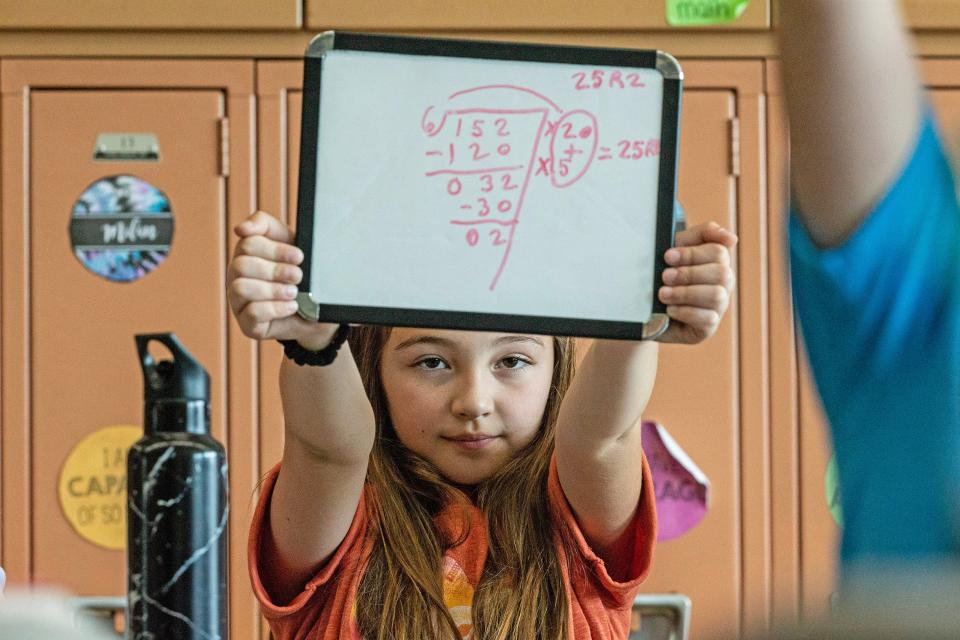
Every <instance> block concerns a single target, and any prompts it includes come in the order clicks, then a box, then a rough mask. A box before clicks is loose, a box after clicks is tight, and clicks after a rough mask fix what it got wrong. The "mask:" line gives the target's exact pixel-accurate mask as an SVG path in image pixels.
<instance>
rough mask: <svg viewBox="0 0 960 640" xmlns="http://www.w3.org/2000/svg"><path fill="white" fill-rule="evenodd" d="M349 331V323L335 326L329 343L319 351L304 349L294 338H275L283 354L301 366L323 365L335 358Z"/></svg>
mask: <svg viewBox="0 0 960 640" xmlns="http://www.w3.org/2000/svg"><path fill="white" fill-rule="evenodd" d="M349 332H350V325H348V324H341V325H340V326H339V327H337V331H336V333H334V334H333V337H332V338H330V344H328V345H327V346H325V347H324V348H323V349H321V350H320V351H310V350H309V349H305V348H304V347H303V346H302V345H301V344H300V343H299V342H297V341H296V340H277V342H279V343H280V344H282V345H283V355H285V356H287V357H288V358H290V359H291V360H293V361H294V362H296V363H297V364H298V365H300V366H301V367H302V366H303V365H305V364H308V365H310V366H312V367H325V366H327V365H328V364H330V363H331V362H333V361H334V360H336V359H337V351H339V350H340V347H341V346H342V345H343V343H344V342H346V341H347V333H349Z"/></svg>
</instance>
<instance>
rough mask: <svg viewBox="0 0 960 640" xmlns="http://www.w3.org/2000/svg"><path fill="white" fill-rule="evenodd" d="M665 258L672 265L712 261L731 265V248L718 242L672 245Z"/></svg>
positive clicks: (680, 265) (678, 265) (689, 264)
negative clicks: (685, 245)
mask: <svg viewBox="0 0 960 640" xmlns="http://www.w3.org/2000/svg"><path fill="white" fill-rule="evenodd" d="M664 260H666V262H667V264H668V265H670V266H671V267H682V266H691V265H695V264H709V263H711V262H717V263H719V264H723V265H729V264H730V250H729V249H727V247H725V246H723V245H722V244H719V243H716V242H708V243H706V244H698V245H695V246H692V247H672V248H670V249H667V252H666V253H665V254H664Z"/></svg>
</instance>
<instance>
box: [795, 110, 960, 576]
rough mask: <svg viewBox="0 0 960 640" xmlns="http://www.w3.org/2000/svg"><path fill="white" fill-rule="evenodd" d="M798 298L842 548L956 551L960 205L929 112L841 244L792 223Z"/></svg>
mask: <svg viewBox="0 0 960 640" xmlns="http://www.w3.org/2000/svg"><path fill="white" fill-rule="evenodd" d="M789 235H790V253H791V275H792V282H793V295H794V302H795V305H796V309H797V315H798V317H799V320H800V325H801V328H802V330H803V337H804V342H805V344H806V347H807V352H808V355H809V359H810V363H811V366H812V369H813V372H814V377H815V379H816V383H817V388H818V390H819V391H820V394H821V397H822V399H823V404H824V409H825V410H826V414H827V416H828V418H829V420H830V423H831V429H832V435H833V443H834V449H835V451H836V454H837V464H838V469H839V477H840V491H841V500H842V504H843V510H844V527H845V529H844V533H843V545H842V550H841V557H842V560H843V561H844V562H845V563H849V562H851V561H855V560H858V559H862V558H867V557H869V558H877V557H897V558H903V557H921V556H932V555H944V554H948V555H960V528H958V526H957V515H958V511H960V490H958V486H960V482H958V481H960V473H958V470H960V462H958V460H960V339H958V336H960V289H958V283H960V208H958V205H957V198H956V194H955V187H954V178H953V175H952V172H951V170H950V164H949V162H948V160H947V157H946V155H945V154H944V151H943V147H942V145H941V143H940V139H939V136H938V132H937V130H936V126H935V123H934V120H933V118H932V116H931V115H929V114H928V115H927V116H926V117H925V118H924V121H923V124H922V127H921V129H920V131H919V134H918V137H917V141H916V147H915V149H914V152H913V154H912V156H911V158H910V159H909V161H908V162H907V164H906V166H905V167H904V169H903V171H902V173H901V175H900V176H899V178H898V179H897V180H896V182H895V183H894V184H893V185H892V187H891V188H890V189H889V191H888V192H887V193H886V194H884V196H883V197H882V198H881V200H880V202H879V203H878V204H877V205H876V207H875V209H874V211H872V212H871V213H870V214H869V215H868V216H867V217H866V218H865V220H864V221H863V222H862V223H861V225H860V227H859V228H858V229H857V230H856V231H855V232H854V233H853V234H852V235H851V236H850V237H849V238H848V239H847V240H846V242H844V243H843V244H842V245H841V246H838V247H834V248H830V249H823V250H822V249H819V248H817V247H816V246H815V245H814V244H813V243H812V242H811V240H810V237H809V236H808V235H807V233H806V230H805V229H804V228H803V225H802V223H801V222H800V221H799V219H798V217H797V216H796V215H795V213H794V214H792V215H791V219H790V224H789Z"/></svg>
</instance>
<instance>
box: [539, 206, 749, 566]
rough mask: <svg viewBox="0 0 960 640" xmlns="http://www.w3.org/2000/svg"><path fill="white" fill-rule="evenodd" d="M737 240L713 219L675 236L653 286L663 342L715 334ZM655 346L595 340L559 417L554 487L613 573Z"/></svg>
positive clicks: (634, 487)
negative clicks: (660, 279)
mask: <svg viewBox="0 0 960 640" xmlns="http://www.w3.org/2000/svg"><path fill="white" fill-rule="evenodd" d="M736 242H737V237H736V236H735V235H733V234H732V233H730V232H729V231H726V230H725V229H722V228H721V227H719V226H718V225H716V224H714V223H709V224H703V225H697V226H696V227H693V228H691V229H688V230H686V231H682V232H680V233H679V234H677V247H675V248H673V249H671V250H670V251H669V252H668V253H667V260H668V263H669V264H670V265H671V266H670V268H669V269H667V270H666V271H665V272H664V281H665V283H666V284H667V285H668V286H666V287H663V288H661V289H660V291H659V292H658V295H659V296H660V299H661V300H662V301H663V302H665V303H666V304H667V305H668V306H667V313H668V315H669V316H670V322H671V325H670V329H669V330H668V331H667V333H666V334H664V335H663V336H661V337H660V341H662V342H678V343H686V344H695V343H698V342H701V341H703V340H705V339H707V338H708V337H710V336H711V335H713V333H714V332H715V331H716V330H717V327H718V325H719V323H720V319H721V318H722V317H723V314H724V313H725V312H726V310H727V305H728V304H729V300H730V294H731V292H732V290H733V287H734V275H733V270H732V269H731V268H730V251H731V250H732V248H733V246H734V245H735V244H736ZM657 351H658V346H657V345H656V344H655V343H648V342H645V343H640V342H628V341H618V340H598V341H596V342H595V343H594V345H593V347H592V348H591V350H590V352H589V353H588V354H587V356H586V357H585V358H584V360H583V362H582V364H581V365H580V368H579V371H578V372H577V375H576V377H575V378H574V380H573V384H571V386H570V390H569V391H568V392H567V395H566V397H565V398H564V400H563V407H562V408H561V411H560V416H559V418H558V419H557V431H556V456H557V474H558V476H559V477H560V486H561V487H562V488H563V492H564V494H565V495H566V497H567V500H568V501H569V502H570V506H571V507H572V508H573V511H574V513H575V514H576V516H577V522H578V524H579V525H580V529H581V530H582V531H583V533H584V535H585V536H586V538H587V539H588V540H589V541H590V543H591V545H592V546H593V548H594V550H595V551H596V552H597V553H598V554H599V555H600V557H602V558H603V559H604V561H606V563H607V565H608V569H609V570H610V571H611V575H612V576H614V577H617V576H618V575H619V574H620V572H622V571H625V570H626V568H625V567H624V566H623V563H624V562H625V561H627V560H628V558H626V557H625V554H624V553H621V549H620V546H621V545H622V544H623V543H624V542H627V543H632V541H631V540H626V541H624V540H623V535H624V533H625V532H627V529H628V527H629V525H630V523H631V521H632V519H633V516H634V513H635V512H636V509H637V505H638V503H639V500H640V494H641V491H642V489H643V487H642V481H643V476H642V467H641V465H640V460H641V458H642V456H643V447H642V442H641V428H640V416H641V413H642V412H643V410H644V408H645V407H646V405H647V401H648V400H649V399H650V394H651V392H652V391H653V384H654V379H655V378H656V372H657Z"/></svg>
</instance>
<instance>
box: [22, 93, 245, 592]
mask: <svg viewBox="0 0 960 640" xmlns="http://www.w3.org/2000/svg"><path fill="white" fill-rule="evenodd" d="M223 115H224V96H223V94H222V93H221V92H220V91H213V90H207V91H203V90H197V91H95V90H93V91H91V90H87V91H84V90H75V91H57V90H49V91H45V90H41V91H37V92H35V93H34V94H33V95H32V99H31V109H30V138H29V146H30V158H31V166H30V175H31V183H30V191H29V197H30V208H31V211H32V216H31V226H30V271H31V291H32V295H31V301H32V306H31V309H30V314H31V331H32V338H33V340H32V352H31V356H30V363H31V371H32V380H31V382H32V384H31V389H32V398H31V400H32V409H33V415H32V438H33V456H32V464H31V468H30V481H31V488H32V495H33V496H34V509H33V514H32V518H33V522H32V527H31V531H32V543H33V544H32V548H33V550H34V552H33V575H34V579H35V580H36V581H38V582H41V583H50V584H58V585H63V586H64V587H66V588H68V589H70V590H72V591H74V592H76V593H78V594H95V595H114V594H116V595H120V594H124V593H125V592H126V591H125V590H126V585H125V578H124V576H125V569H124V567H125V555H124V553H123V551H119V550H109V549H105V548H103V547H101V546H98V545H96V544H93V543H91V542H90V541H88V539H85V538H84V537H81V535H79V534H78V532H77V531H75V530H74V529H73V528H72V527H71V525H70V524H69V523H68V521H67V519H66V518H65V516H64V514H63V513H62V512H61V508H60V501H59V499H58V480H59V475H60V470H61V468H62V466H63V464H64V461H65V459H66V457H67V455H68V454H69V453H70V451H71V450H72V449H73V447H75V446H76V445H77V443H78V442H79V441H80V440H81V439H82V438H84V437H85V436H87V435H88V434H90V433H92V432H94V431H96V430H98V429H101V428H103V427H106V426H110V425H142V424H143V418H142V411H143V409H142V377H141V374H140V371H139V365H138V361H137V358H136V355H135V350H134V347H133V335H134V334H135V333H142V332H160V331H175V332H176V333H177V335H178V337H179V338H180V339H181V340H182V341H183V343H184V345H185V346H186V347H187V348H188V349H189V350H190V351H191V352H192V353H193V354H194V355H195V356H196V357H197V359H198V360H199V361H200V362H201V363H203V365H204V366H205V368H206V369H207V370H208V372H209V374H210V377H211V382H212V390H211V391H212V397H211V405H212V427H213V436H214V437H215V438H217V439H218V440H219V441H221V442H223V443H227V433H226V428H225V405H224V402H225V397H226V394H225V385H226V367H225V362H226V352H225V340H224V336H225V334H226V329H225V326H224V321H225V317H226V316H225V313H226V310H225V306H224V302H223V298H224V296H223V290H224V284H223V279H224V272H223V264H224V247H225V237H224V228H225V224H226V222H225V192H224V189H225V184H224V183H225V180H224V178H223V177H221V175H220V165H219V160H220V153H219V148H220V147H219V140H218V120H219V118H220V117H222V116H223ZM104 132H107V133H110V132H121V133H123V132H150V133H153V134H154V135H155V136H156V139H157V141H158V143H159V154H160V161H159V162H131V161H120V162H109V161H96V160H94V159H93V153H94V142H95V140H97V136H98V134H101V133H104ZM117 174H131V175H134V176H136V177H137V178H139V179H142V180H143V181H144V182H146V183H149V184H150V185H153V186H155V187H156V188H158V189H159V190H160V191H162V192H163V193H164V194H165V195H166V196H167V198H168V200H169V203H170V209H171V210H172V214H173V219H174V232H173V239H172V243H171V244H170V251H169V255H168V256H167V257H166V259H165V260H163V261H162V262H161V263H160V264H159V265H158V266H157V267H156V268H155V269H154V270H153V271H152V272H149V273H146V274H145V275H143V277H141V278H140V279H137V280H134V281H130V282H117V281H111V280H108V279H106V278H104V277H102V276H100V275H96V274H95V273H93V272H91V270H89V269H88V268H86V267H85V266H84V265H83V264H81V262H80V260H78V258H77V257H76V256H75V255H74V251H73V249H72V247H71V242H70V235H69V234H68V229H69V223H70V216H71V211H73V209H74V206H75V202H76V201H77V199H78V197H79V196H80V194H81V193H83V192H84V191H85V190H86V189H87V188H88V187H89V186H90V185H91V184H92V183H94V182H95V181H97V180H98V179H100V178H103V177H105V176H112V175H117ZM117 463H118V462H117V460H116V459H114V458H108V459H104V460H103V462H102V464H99V463H98V466H97V468H96V469H90V473H91V475H90V476H89V477H90V478H93V477H96V475H97V474H103V475H104V476H105V475H107V474H110V473H112V472H113V471H114V467H115V466H116V465H117ZM124 464H125V463H124ZM105 484H106V483H103V484H101V486H100V487H99V489H104V488H105ZM84 487H86V488H84ZM75 489H76V491H78V492H83V491H89V492H91V493H94V492H95V491H96V490H95V489H94V487H93V483H92V481H91V480H86V479H84V480H83V481H81V482H80V483H78V484H76V485H75ZM241 499H242V497H241ZM101 515H103V514H97V516H96V517H97V518H99V517H101ZM102 524H104V523H102Z"/></svg>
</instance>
